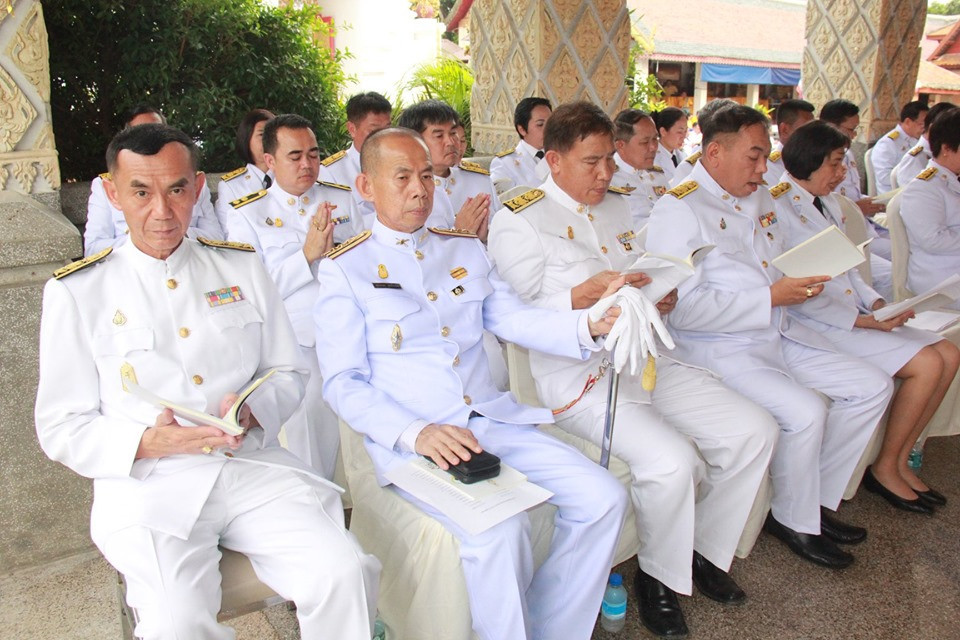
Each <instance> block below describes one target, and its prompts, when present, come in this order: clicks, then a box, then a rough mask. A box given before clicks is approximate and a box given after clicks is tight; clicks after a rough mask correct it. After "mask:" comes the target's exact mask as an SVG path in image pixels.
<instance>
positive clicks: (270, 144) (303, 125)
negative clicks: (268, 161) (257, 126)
mask: <svg viewBox="0 0 960 640" xmlns="http://www.w3.org/2000/svg"><path fill="white" fill-rule="evenodd" d="M281 128H283V129H310V130H311V131H312V130H313V125H312V124H311V123H310V121H309V120H307V119H306V118H304V117H303V116H298V115H297V114H295V113H282V114H280V115H279V116H276V117H275V118H274V119H273V120H271V121H270V122H268V123H267V124H265V125H264V126H263V152H264V153H269V154H270V155H273V154H275V153H276V152H277V144H278V142H277V131H278V130H279V129H281Z"/></svg>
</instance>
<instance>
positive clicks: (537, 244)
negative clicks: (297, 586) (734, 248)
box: [489, 102, 777, 636]
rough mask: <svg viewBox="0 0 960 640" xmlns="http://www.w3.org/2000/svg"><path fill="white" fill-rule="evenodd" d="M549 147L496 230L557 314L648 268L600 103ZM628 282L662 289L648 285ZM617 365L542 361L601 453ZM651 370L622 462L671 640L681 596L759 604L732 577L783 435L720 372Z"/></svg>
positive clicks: (645, 578) (625, 423)
mask: <svg viewBox="0 0 960 640" xmlns="http://www.w3.org/2000/svg"><path fill="white" fill-rule="evenodd" d="M638 113H639V112H638ZM641 116H642V117H644V118H645V117H646V116H644V115H643V114H642V113H641ZM647 120H649V118H647ZM649 124H650V127H649V128H650V130H651V132H652V131H654V128H653V123H652V121H651V122H650V123H649ZM544 145H545V149H546V161H547V164H548V165H549V167H550V172H551V175H550V177H548V178H547V180H546V181H545V182H544V183H543V184H542V185H541V186H540V188H538V189H532V190H531V191H529V192H527V193H526V194H524V195H521V196H519V197H517V198H515V199H513V200H510V201H508V202H506V203H505V204H506V207H505V208H504V209H503V210H502V211H501V212H500V213H499V214H498V215H497V216H496V217H495V218H494V219H493V224H492V225H491V228H490V242H489V250H490V254H491V256H492V257H493V259H494V261H495V263H496V265H497V270H498V271H499V272H500V273H501V274H502V276H503V278H504V279H505V280H506V281H507V282H508V283H510V284H511V285H512V286H513V287H514V288H515V289H516V290H517V292H518V293H520V295H521V297H523V298H524V299H526V300H528V301H530V302H532V303H533V304H535V305H537V306H540V307H544V308H547V309H562V310H570V309H586V308H588V307H590V306H592V305H593V304H595V303H596V302H597V300H598V299H599V298H600V296H601V294H602V293H603V291H604V289H606V287H607V285H608V284H609V283H610V282H612V281H613V280H615V279H616V278H617V277H618V276H619V274H620V272H623V271H625V270H628V269H630V268H631V266H632V265H633V264H634V262H636V260H637V258H638V257H640V256H641V255H643V247H642V246H640V244H639V242H638V239H637V238H635V232H634V219H633V217H632V216H631V213H630V207H629V205H628V203H627V197H626V196H624V195H622V194H621V193H620V191H619V190H617V191H610V190H608V188H609V187H610V181H611V179H612V177H613V174H614V173H615V171H616V168H615V163H614V148H615V147H614V124H613V123H612V122H611V121H610V118H608V117H607V115H606V114H605V113H604V112H603V111H602V110H601V109H600V108H599V107H597V106H595V105H593V104H590V103H587V102H576V103H571V104H565V105H561V106H560V107H558V108H557V110H556V111H554V113H553V116H552V117H551V118H550V121H549V122H547V127H546V130H545V135H544ZM627 282H628V283H630V284H633V285H634V286H637V287H641V289H640V291H641V292H643V291H645V290H649V287H646V288H644V285H646V284H647V283H648V282H649V279H648V278H646V277H645V276H644V274H643V273H633V274H631V275H628V276H627ZM665 293H667V295H666V297H664V298H663V299H662V300H652V301H651V302H656V303H659V304H658V310H659V311H660V312H661V313H664V314H666V313H669V312H670V310H671V309H672V308H673V305H674V304H675V302H676V291H675V290H674V291H669V286H668V288H667V291H665ZM603 360H604V356H603V354H600V353H595V354H593V355H592V357H591V358H589V359H588V360H586V361H575V360H571V359H570V358H564V357H561V356H556V355H550V354H547V353H543V352H532V353H531V354H530V366H531V369H532V372H533V376H534V378H535V380H536V383H537V391H538V393H539V395H540V399H541V401H543V402H544V403H545V404H546V406H548V407H553V408H554V413H555V414H556V415H557V425H558V426H559V427H561V428H563V429H565V430H567V431H570V432H571V433H574V434H576V435H578V436H580V437H581V438H585V439H587V440H590V441H591V442H594V443H595V444H597V445H599V444H600V442H601V438H602V434H603V422H604V414H605V409H606V404H607V403H606V399H607V381H606V380H603V381H602V382H601V383H600V384H596V385H589V384H587V381H588V380H589V379H591V378H592V377H595V376H598V375H599V376H600V377H603V375H604V367H603V365H602V362H603ZM650 367H654V368H655V374H656V386H655V387H654V388H652V389H651V388H650V385H644V384H643V383H642V381H641V376H631V375H626V374H624V375H623V376H622V377H621V378H620V391H619V398H618V401H617V426H616V432H615V435H614V438H613V445H612V452H613V453H614V455H616V456H617V457H619V458H621V459H623V460H624V461H626V462H627V463H628V464H629V465H630V471H631V474H632V486H631V497H632V498H633V507H634V513H635V514H636V518H637V531H642V532H644V535H643V537H642V545H641V548H640V552H639V554H638V560H639V563H640V570H639V571H638V572H637V582H636V583H637V594H638V596H637V597H638V599H639V608H640V618H641V621H642V622H643V623H644V625H645V626H646V627H647V628H649V629H650V630H651V631H653V632H654V633H656V634H658V635H662V636H676V635H682V634H685V633H686V631H687V627H686V623H685V622H684V617H683V612H682V610H681V609H680V604H679V600H678V598H677V592H679V593H683V594H686V595H690V593H691V592H692V587H693V585H694V584H695V585H696V586H697V588H698V589H699V590H700V591H701V592H703V593H704V594H705V595H707V596H708V597H710V598H713V599H714V600H717V601H719V602H724V603H734V602H740V601H742V600H743V599H744V597H745V594H744V592H743V591H742V590H741V589H740V588H739V587H738V586H737V584H736V582H734V580H733V578H731V577H730V576H729V575H727V573H726V572H727V571H728V570H729V568H730V564H731V562H732V561H733V554H734V551H735V550H736V548H737V542H738V541H739V539H740V535H741V533H742V532H743V528H744V526H745V524H746V521H747V517H748V516H749V514H750V507H751V506H752V505H753V502H754V499H755V497H756V495H757V490H758V489H759V487H760V483H761V481H762V480H763V478H764V476H765V475H766V471H767V465H768V463H769V462H770V456H771V454H772V451H773V444H774V442H775V441H776V437H777V425H776V422H775V421H774V420H773V418H772V416H770V414H769V413H767V412H766V411H764V410H763V409H761V408H760V407H758V406H757V405H756V404H754V403H753V402H751V401H750V400H747V399H746V398H744V397H743V396H741V395H740V394H738V393H736V392H734V391H731V390H730V389H729V388H727V387H726V386H724V385H723V384H722V383H721V382H720V381H719V380H718V379H717V378H716V377H714V376H713V375H711V374H710V373H709V372H708V371H705V370H703V369H700V368H697V367H689V366H686V365H685V364H683V363H681V362H677V361H675V360H672V359H671V358H669V357H661V358H659V359H657V361H656V364H655V365H654V364H653V363H650V364H648V368H650ZM650 374H651V371H647V372H646V374H645V375H646V377H649V375H650ZM691 558H692V559H693V562H692V563H691ZM691 576H692V578H693V581H692V583H691Z"/></svg>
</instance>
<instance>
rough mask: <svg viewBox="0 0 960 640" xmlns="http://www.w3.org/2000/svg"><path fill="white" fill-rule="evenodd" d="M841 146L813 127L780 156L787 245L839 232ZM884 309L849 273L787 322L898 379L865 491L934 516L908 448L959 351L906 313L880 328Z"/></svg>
mask: <svg viewBox="0 0 960 640" xmlns="http://www.w3.org/2000/svg"><path fill="white" fill-rule="evenodd" d="M847 144H848V139H847V137H846V135H844V134H843V133H842V132H841V131H839V130H838V129H836V128H834V127H832V126H830V125H828V124H826V123H825V122H821V121H815V122H812V123H809V124H807V125H804V126H802V127H800V128H799V129H797V130H796V131H795V132H794V134H793V135H792V136H791V137H790V139H789V140H788V141H787V143H786V144H785V145H784V148H783V163H784V167H785V168H786V173H785V174H784V176H783V181H782V182H781V183H780V184H778V185H776V186H774V187H773V188H771V189H770V193H771V195H773V197H774V200H775V202H776V205H777V211H776V213H777V216H778V217H779V218H781V222H786V223H787V225H786V226H787V228H788V229H789V234H788V239H787V244H788V245H790V246H795V245H797V244H800V243H801V242H803V241H804V240H807V239H808V238H810V237H811V236H813V235H815V234H817V233H819V232H820V231H822V230H824V229H826V228H828V227H829V226H830V225H832V224H835V225H837V227H839V228H840V229H844V222H845V218H844V217H843V214H842V212H841V209H840V203H839V202H838V201H837V200H836V196H834V195H833V194H832V193H831V191H832V190H833V188H834V187H835V186H836V185H837V184H838V183H839V182H841V181H842V180H843V177H844V172H845V170H844V167H843V156H844V152H845V148H846V146H847ZM885 304H886V302H885V301H884V300H883V298H882V297H881V296H880V295H879V294H878V293H877V292H876V291H874V290H873V289H872V288H871V287H870V286H869V285H868V284H867V283H865V282H864V281H863V279H862V278H861V277H860V274H859V272H858V270H857V269H851V270H849V271H847V272H846V273H843V274H841V275H839V276H837V277H835V278H833V279H832V280H831V281H829V282H828V283H826V285H825V287H824V290H823V293H822V294H821V295H819V296H817V297H816V298H811V299H810V300H808V301H807V302H805V303H803V304H801V305H797V306H796V307H792V308H791V310H790V313H791V314H794V315H795V316H796V317H797V319H798V320H800V321H801V322H803V323H804V324H806V325H807V326H809V327H811V328H812V329H814V330H816V331H817V332H818V333H819V334H821V335H822V336H824V337H825V338H827V339H828V340H830V341H831V342H832V343H833V344H834V346H835V347H836V348H837V349H839V350H840V351H843V352H846V353H849V354H851V355H854V356H857V357H858V358H862V359H864V360H866V361H868V362H870V363H871V364H874V365H876V366H877V367H880V368H881V369H883V370H884V371H886V372H887V373H889V374H890V375H892V376H894V377H895V378H897V379H899V380H900V382H901V384H900V387H899V389H898V390H897V391H896V392H895V394H894V396H893V400H892V402H891V404H890V411H889V417H888V420H887V428H886V432H885V434H884V439H883V445H882V448H881V450H880V454H879V455H878V456H877V459H876V461H875V462H874V463H873V466H872V467H871V468H869V469H867V472H866V475H865V477H864V486H865V487H866V488H867V489H868V490H870V491H872V492H874V493H877V494H879V495H880V496H882V497H883V498H885V499H886V500H887V501H888V502H890V503H891V504H892V505H893V506H895V507H897V508H900V509H904V510H907V511H914V512H920V513H933V511H934V509H933V507H934V506H938V505H943V504H945V503H946V499H945V498H944V497H943V495H941V494H940V493H939V492H937V491H935V490H933V489H931V488H930V487H928V486H927V485H926V484H925V483H924V482H923V481H922V480H921V479H920V478H919V477H917V475H916V474H915V473H914V472H913V471H912V470H911V469H910V468H909V467H908V466H907V456H908V455H909V453H910V449H911V447H912V446H913V443H914V442H916V440H917V438H918V437H919V436H920V433H921V432H922V431H923V429H924V427H926V425H927V422H929V421H930V418H931V417H932V416H933V414H934V412H936V410H937V408H938V407H939V406H940V402H941V401H942V400H943V396H944V394H945V393H946V391H947V388H948V387H949V386H950V383H951V382H952V381H953V378H954V375H956V372H957V367H958V365H960V350H958V349H957V347H956V346H955V345H954V344H953V343H951V342H949V341H947V340H944V339H942V338H941V337H940V336H939V335H937V334H935V333H931V332H929V331H921V330H918V329H913V328H911V327H905V326H903V324H904V323H905V322H906V321H907V320H909V319H910V318H911V317H913V312H912V311H908V312H906V313H903V314H900V315H898V316H895V317H893V318H890V319H889V320H885V321H883V322H879V321H877V320H876V319H875V318H874V317H873V315H872V313H871V311H875V310H877V309H880V308H881V307H883V306H884V305H885Z"/></svg>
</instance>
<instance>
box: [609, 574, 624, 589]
mask: <svg viewBox="0 0 960 640" xmlns="http://www.w3.org/2000/svg"><path fill="white" fill-rule="evenodd" d="M622 584H623V576H621V575H620V574H619V573H611V574H610V586H612V587H619V586H620V585H622Z"/></svg>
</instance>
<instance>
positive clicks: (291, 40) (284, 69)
mask: <svg viewBox="0 0 960 640" xmlns="http://www.w3.org/2000/svg"><path fill="white" fill-rule="evenodd" d="M316 12H317V9H316V7H313V8H307V9H302V10H292V9H275V8H272V7H267V6H263V5H261V4H260V3H259V2H257V1H256V0H229V1H223V0H137V1H136V2H121V1H118V0H50V1H48V2H44V16H45V19H46V25H47V31H48V33H49V38H50V72H51V80H52V97H51V106H52V109H53V126H54V133H55V134H56V138H57V149H58V150H59V152H60V169H61V172H62V173H63V176H64V178H65V179H78V180H87V179H90V177H92V176H93V175H95V174H97V173H99V172H100V171H103V170H104V160H103V154H104V151H105V149H106V146H107V143H108V142H109V141H110V138H111V137H112V136H113V134H114V133H115V132H116V131H117V129H118V128H119V127H120V126H121V124H122V123H121V122H120V121H119V120H120V117H119V114H121V113H122V112H123V111H124V110H126V109H128V108H129V107H131V106H132V105H135V104H137V103H141V102H145V103H148V104H151V105H154V106H156V107H159V108H160V109H161V110H162V111H163V113H164V115H166V117H167V120H168V121H169V122H170V124H172V125H174V126H176V127H179V128H181V129H183V130H184V131H186V132H187V133H188V134H189V135H191V136H192V137H194V138H195V139H196V140H197V141H198V142H199V143H200V144H201V148H202V153H203V162H202V167H203V169H204V170H206V171H226V170H229V169H233V168H235V167H237V166H239V164H240V160H239V159H238V158H237V157H236V154H235V152H234V137H235V134H236V127H237V124H238V123H239V121H240V118H242V117H243V114H244V113H246V112H247V111H248V110H250V109H253V108H258V107H263V108H267V109H270V110H271V111H273V112H274V113H299V114H300V115H302V116H304V117H306V118H308V119H310V120H311V121H312V122H313V126H314V129H315V131H316V133H317V139H318V142H319V144H320V149H321V152H333V151H335V150H337V149H340V148H343V147H344V146H346V140H345V136H344V130H343V127H342V123H341V121H342V120H343V115H342V108H341V105H340V103H339V99H338V94H339V91H340V88H341V86H342V84H343V82H344V75H343V71H342V67H341V64H340V62H341V55H342V54H340V53H337V54H336V56H331V54H330V51H329V48H328V47H327V46H326V35H325V34H326V33H328V29H329V28H328V27H327V25H325V24H324V23H323V21H322V20H320V19H319V17H318V16H317V13H316ZM315 34H319V35H315ZM315 38H316V41H315ZM318 43H319V44H318Z"/></svg>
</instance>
